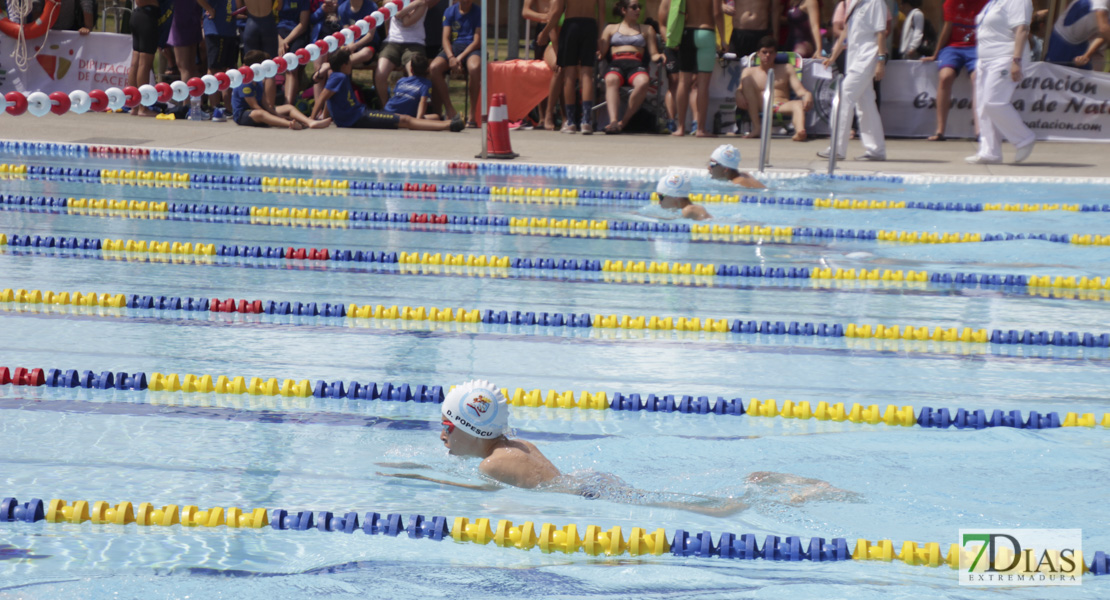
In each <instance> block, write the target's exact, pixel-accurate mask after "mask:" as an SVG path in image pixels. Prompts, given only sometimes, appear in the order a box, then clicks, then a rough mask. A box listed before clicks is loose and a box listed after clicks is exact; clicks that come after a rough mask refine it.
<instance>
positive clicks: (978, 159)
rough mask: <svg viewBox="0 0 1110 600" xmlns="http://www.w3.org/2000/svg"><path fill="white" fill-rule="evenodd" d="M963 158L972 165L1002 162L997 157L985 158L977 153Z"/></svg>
mask: <svg viewBox="0 0 1110 600" xmlns="http://www.w3.org/2000/svg"><path fill="white" fill-rule="evenodd" d="M1030 145H1032V144H1030ZM964 160H965V161H966V162H967V163H968V164H972V165H997V164H998V163H1000V162H1002V161H1001V160H999V159H997V158H985V157H982V156H979V155H978V154H975V155H972V156H969V157H967V158H965V159H964Z"/></svg>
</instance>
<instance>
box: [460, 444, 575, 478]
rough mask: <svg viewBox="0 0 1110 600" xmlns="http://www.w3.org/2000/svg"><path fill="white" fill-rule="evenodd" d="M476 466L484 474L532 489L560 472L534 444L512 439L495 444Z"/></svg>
mask: <svg viewBox="0 0 1110 600" xmlns="http://www.w3.org/2000/svg"><path fill="white" fill-rule="evenodd" d="M478 468H479V470H480V471H481V472H482V473H483V474H484V475H486V476H487V477H491V478H493V479H496V480H497V481H500V482H502V483H507V484H509V485H513V486H516V487H522V488H534V487H536V486H538V485H542V484H544V483H547V482H549V481H551V480H552V479H554V478H556V477H558V476H559V475H560V473H559V469H557V468H556V467H555V465H553V464H551V462H550V461H549V460H547V457H545V456H544V455H543V453H542V452H540V451H539V449H538V448H536V447H535V445H533V444H532V443H531V442H526V441H524V440H515V439H514V440H510V441H509V442H508V443H507V444H504V445H501V446H499V447H497V448H496V449H495V450H494V451H493V452H492V453H491V454H490V455H489V456H487V457H486V458H485V459H484V460H483V461H482V464H481V465H479V467H478Z"/></svg>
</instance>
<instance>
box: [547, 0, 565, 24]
mask: <svg viewBox="0 0 1110 600" xmlns="http://www.w3.org/2000/svg"><path fill="white" fill-rule="evenodd" d="M566 8H567V4H566V0H554V1H553V2H552V3H551V8H549V9H548V12H547V22H548V24H551V23H558V22H559V17H560V16H562V14H563V11H564V10H566Z"/></svg>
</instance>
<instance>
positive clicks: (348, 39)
mask: <svg viewBox="0 0 1110 600" xmlns="http://www.w3.org/2000/svg"><path fill="white" fill-rule="evenodd" d="M339 35H341V36H343V45H344V46H346V45H348V44H353V43H355V34H354V32H352V31H351V30H350V29H342V30H340V31H339Z"/></svg>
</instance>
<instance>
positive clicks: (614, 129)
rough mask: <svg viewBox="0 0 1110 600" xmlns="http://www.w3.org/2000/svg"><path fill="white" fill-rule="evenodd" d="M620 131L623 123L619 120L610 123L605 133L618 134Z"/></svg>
mask: <svg viewBox="0 0 1110 600" xmlns="http://www.w3.org/2000/svg"><path fill="white" fill-rule="evenodd" d="M620 132H621V124H620V123H619V122H617V123H610V124H608V125H606V126H605V135H617V134H618V133H620Z"/></svg>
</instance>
